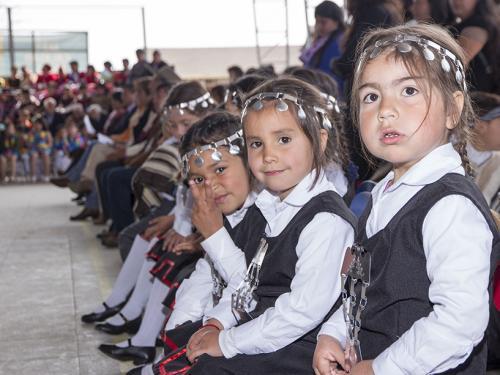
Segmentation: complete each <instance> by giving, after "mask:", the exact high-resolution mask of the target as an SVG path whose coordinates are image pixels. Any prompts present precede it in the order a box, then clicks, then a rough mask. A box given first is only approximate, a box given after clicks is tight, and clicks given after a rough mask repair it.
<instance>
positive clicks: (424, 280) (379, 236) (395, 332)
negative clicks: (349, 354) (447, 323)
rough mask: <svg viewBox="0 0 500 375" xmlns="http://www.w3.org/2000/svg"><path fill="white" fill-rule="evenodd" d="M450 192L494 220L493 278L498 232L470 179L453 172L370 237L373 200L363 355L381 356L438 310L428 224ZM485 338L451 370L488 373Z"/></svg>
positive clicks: (362, 239) (362, 238)
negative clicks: (432, 292) (429, 266)
mask: <svg viewBox="0 0 500 375" xmlns="http://www.w3.org/2000/svg"><path fill="white" fill-rule="evenodd" d="M448 195H462V196H465V197H466V198H468V199H469V200H471V201H472V202H473V203H474V204H475V205H476V207H477V208H478V209H479V210H480V211H481V213H482V214H483V216H484V217H485V219H486V221H487V222H488V225H489V226H490V228H491V231H492V233H493V250H492V253H491V270H490V280H491V276H492V275H493V272H494V269H495V266H496V260H497V257H498V255H497V254H498V251H499V248H498V246H499V244H500V243H499V237H498V231H497V229H496V225H495V222H494V220H493V218H492V216H491V213H490V211H489V208H488V205H487V203H486V201H485V200H484V198H483V195H482V194H481V192H480V191H479V189H478V188H477V187H476V186H475V185H474V183H473V182H472V181H470V180H468V179H467V178H466V177H464V176H462V175H459V174H456V173H450V174H447V175H445V176H443V177H442V178H441V179H440V180H438V181H436V182H434V183H432V184H429V185H427V186H425V187H424V188H422V189H421V190H420V191H419V192H418V193H417V194H415V195H414V196H413V197H412V198H411V199H410V200H409V201H408V202H407V203H406V204H405V205H404V206H403V208H401V210H399V211H398V213H397V214H396V215H395V216H394V217H393V218H392V219H391V220H390V221H389V223H388V224H387V226H386V227H385V228H384V229H382V230H381V231H379V232H377V233H376V234H374V235H373V236H372V237H370V238H367V236H366V229H365V228H366V222H367V219H368V216H369V214H370V211H371V209H372V202H371V200H370V202H369V204H368V207H367V208H366V210H365V211H364V213H363V215H362V216H361V218H360V221H359V227H358V228H359V232H358V237H357V242H358V243H360V244H361V245H363V246H364V248H365V249H366V250H367V251H368V252H369V253H370V254H371V258H372V259H371V263H372V265H371V274H370V275H371V276H370V279H371V284H370V286H369V287H368V288H367V292H366V297H367V299H368V303H367V305H366V308H365V310H364V311H363V313H362V315H361V331H360V333H359V340H360V343H361V353H362V355H363V359H373V358H375V357H376V356H378V355H379V354H380V353H381V352H382V351H383V350H385V349H386V348H387V347H389V346H390V345H391V344H392V343H394V342H395V341H396V340H398V338H399V337H400V336H401V335H402V334H403V333H404V332H406V331H407V330H408V329H409V328H410V327H411V326H412V325H413V323H415V321H417V320H418V319H420V318H423V317H425V316H428V315H429V313H430V312H431V311H432V309H433V304H432V303H431V301H430V300H429V297H428V295H429V286H430V280H429V278H428V277H427V272H426V258H425V253H424V247H423V239H422V225H423V222H424V220H425V217H426V215H427V213H428V212H429V210H430V209H431V208H432V207H433V206H434V205H435V204H436V203H437V202H438V201H439V200H440V199H442V198H444V197H445V196H448ZM450 250H451V251H452V249H450ZM471 250H473V249H471ZM358 293H359V291H358ZM490 298H491V282H490ZM484 341H485V340H484V339H483V341H482V342H481V343H480V344H479V345H477V346H476V347H475V348H474V351H473V352H472V354H471V355H470V357H469V358H468V359H467V361H466V362H465V363H463V364H462V365H460V366H459V367H458V368H456V369H453V370H451V371H447V372H446V373H450V374H471V375H472V374H474V375H477V374H484V373H485V372H486V345H485V343H484Z"/></svg>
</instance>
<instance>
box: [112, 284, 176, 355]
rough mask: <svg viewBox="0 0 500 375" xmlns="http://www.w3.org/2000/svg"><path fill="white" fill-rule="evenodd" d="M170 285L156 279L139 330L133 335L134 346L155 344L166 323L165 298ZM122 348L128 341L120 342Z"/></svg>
mask: <svg viewBox="0 0 500 375" xmlns="http://www.w3.org/2000/svg"><path fill="white" fill-rule="evenodd" d="M169 289H170V288H169V287H168V286H166V285H165V284H164V283H162V282H161V281H160V280H158V279H155V280H154V282H153V287H152V288H151V293H150V294H149V299H148V303H147V304H146V310H145V311H144V317H143V319H142V323H141V327H140V328H139V331H138V332H137V333H136V334H135V336H134V337H132V345H134V346H149V347H152V346H155V341H156V338H157V337H158V334H159V333H160V331H161V328H162V327H163V325H164V324H165V318H166V313H165V306H163V303H162V302H163V300H164V299H165V298H166V297H167V294H168V291H169ZM117 345H118V346H121V347H122V348H125V347H127V346H128V342H127V341H124V342H121V343H119V344H117Z"/></svg>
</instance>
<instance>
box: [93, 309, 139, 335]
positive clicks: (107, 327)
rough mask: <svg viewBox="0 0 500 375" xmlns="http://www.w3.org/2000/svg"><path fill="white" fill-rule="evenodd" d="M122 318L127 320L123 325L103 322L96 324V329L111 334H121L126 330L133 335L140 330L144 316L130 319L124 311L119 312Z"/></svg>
mask: <svg viewBox="0 0 500 375" xmlns="http://www.w3.org/2000/svg"><path fill="white" fill-rule="evenodd" d="M118 315H120V316H121V318H122V319H123V320H124V321H125V323H123V324H122V325H119V326H115V325H113V324H109V323H102V324H98V325H96V326H95V329H97V330H98V331H101V332H105V333H108V334H110V335H120V334H122V333H124V332H127V333H130V334H131V335H135V334H136V333H137V331H139V327H140V326H141V320H142V318H141V317H140V316H139V317H138V318H136V319H134V320H128V319H127V318H125V316H124V315H123V314H122V313H120V312H119V313H118Z"/></svg>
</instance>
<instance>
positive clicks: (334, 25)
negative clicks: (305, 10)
mask: <svg viewBox="0 0 500 375" xmlns="http://www.w3.org/2000/svg"><path fill="white" fill-rule="evenodd" d="M314 17H315V18H316V24H315V25H314V33H313V39H312V42H311V43H310V44H309V45H308V46H307V47H305V48H304V49H303V50H302V53H301V55H300V60H301V61H302V62H303V63H304V66H305V67H306V68H312V69H319V70H322V71H324V72H326V73H328V74H330V75H332V76H334V78H335V79H336V81H337V84H338V85H339V87H340V88H341V91H342V79H340V78H339V77H337V76H335V75H333V73H332V71H331V69H330V62H331V60H332V59H336V58H338V57H340V55H341V50H340V45H341V39H342V36H343V34H344V31H345V24H344V12H343V11H342V8H340V7H339V6H338V5H337V4H335V3H334V2H333V1H329V0H326V1H323V2H322V3H320V4H319V5H318V6H317V7H316V8H315V9H314Z"/></svg>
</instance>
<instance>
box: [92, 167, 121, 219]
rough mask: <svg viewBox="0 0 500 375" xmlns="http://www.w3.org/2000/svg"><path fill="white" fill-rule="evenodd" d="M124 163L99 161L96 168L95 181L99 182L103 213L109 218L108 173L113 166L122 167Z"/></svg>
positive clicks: (98, 191) (98, 188) (98, 190)
mask: <svg viewBox="0 0 500 375" xmlns="http://www.w3.org/2000/svg"><path fill="white" fill-rule="evenodd" d="M121 166H122V163H121V162H120V161H116V160H110V161H104V162H102V163H99V164H98V165H97V167H96V170H95V176H96V178H95V181H96V183H97V193H98V195H99V203H100V206H101V209H102V214H103V215H104V217H105V218H106V219H109V217H110V215H109V206H108V200H107V186H106V180H107V173H108V172H109V170H110V169H111V168H115V167H121Z"/></svg>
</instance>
